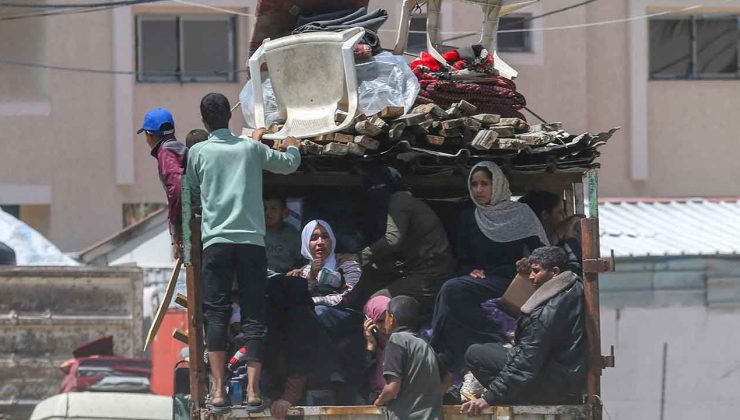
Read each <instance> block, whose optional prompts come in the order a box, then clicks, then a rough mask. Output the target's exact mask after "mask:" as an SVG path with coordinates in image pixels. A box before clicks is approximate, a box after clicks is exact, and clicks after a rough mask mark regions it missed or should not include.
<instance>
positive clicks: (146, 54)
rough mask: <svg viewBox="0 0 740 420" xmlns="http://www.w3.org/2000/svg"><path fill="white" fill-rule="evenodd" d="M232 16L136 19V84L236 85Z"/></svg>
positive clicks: (234, 36) (234, 35)
mask: <svg viewBox="0 0 740 420" xmlns="http://www.w3.org/2000/svg"><path fill="white" fill-rule="evenodd" d="M235 22H236V21H235V20H234V18H233V17H232V16H217V15H214V16H211V15H209V16H194V15H188V16H138V17H137V18H136V48H137V51H136V67H137V71H138V73H137V80H138V81H139V82H180V83H182V82H185V83H187V82H235V81H236V73H235V70H236V50H235V45H236V43H235V38H236V30H235V25H236V23H235Z"/></svg>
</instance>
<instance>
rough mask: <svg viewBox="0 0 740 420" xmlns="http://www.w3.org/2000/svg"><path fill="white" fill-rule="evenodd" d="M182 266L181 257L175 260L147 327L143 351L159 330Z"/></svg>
mask: <svg viewBox="0 0 740 420" xmlns="http://www.w3.org/2000/svg"><path fill="white" fill-rule="evenodd" d="M181 266H182V258H178V259H177V260H176V261H175V268H173V269H172V274H170V280H169V281H168V282H167V289H165V292H164V297H163V298H162V301H161V302H160V303H159V308H157V313H156V315H154V321H153V322H152V325H151V326H150V327H149V332H148V333H147V334H146V341H145V342H144V351H146V349H147V348H148V347H149V344H151V342H152V340H154V336H155V335H157V331H159V327H160V325H162V321H163V320H164V316H165V315H166V314H167V308H169V307H170V302H171V301H172V295H174V294H175V286H176V285H177V278H178V277H179V276H180V267H181Z"/></svg>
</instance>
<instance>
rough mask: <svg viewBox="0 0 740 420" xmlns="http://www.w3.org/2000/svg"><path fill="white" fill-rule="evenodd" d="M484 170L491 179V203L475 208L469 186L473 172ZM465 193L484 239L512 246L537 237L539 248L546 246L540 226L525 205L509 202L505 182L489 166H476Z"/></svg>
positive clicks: (484, 164)
mask: <svg viewBox="0 0 740 420" xmlns="http://www.w3.org/2000/svg"><path fill="white" fill-rule="evenodd" d="M480 167H484V168H486V169H488V170H489V171H490V172H491V174H492V176H491V178H492V179H491V187H492V189H493V191H492V194H491V202H490V203H489V204H478V202H476V201H475V195H474V194H473V189H472V187H471V186H470V182H471V181H472V179H473V173H474V172H475V170H476V169H478V168H480ZM468 192H469V193H470V198H471V199H472V200H473V203H475V207H476V208H475V222H476V223H477V224H478V227H479V228H480V230H481V231H482V232H483V234H484V235H486V237H488V239H490V240H492V241H494V242H512V241H517V240H519V239H524V238H529V237H530V236H537V237H538V238H539V239H540V242H542V244H543V245H549V244H550V241H549V240H548V239H547V234H546V233H545V229H544V228H543V227H542V223H540V220H539V219H538V218H537V215H535V214H534V212H533V211H532V209H530V208H529V206H528V205H526V204H523V203H519V202H516V201H512V200H511V189H510V188H509V180H508V179H506V176H505V175H504V173H503V172H502V171H501V168H499V167H498V165H496V164H495V163H493V162H479V163H477V164H476V165H475V166H473V169H471V170H470V175H468Z"/></svg>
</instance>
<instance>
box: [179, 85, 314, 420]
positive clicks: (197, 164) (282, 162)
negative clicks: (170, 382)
mask: <svg viewBox="0 0 740 420" xmlns="http://www.w3.org/2000/svg"><path fill="white" fill-rule="evenodd" d="M200 113H201V116H202V118H203V124H204V125H205V128H206V130H207V131H208V132H209V133H210V134H209V136H208V139H207V140H206V141H203V142H201V143H198V144H196V145H194V146H193V148H192V149H190V151H189V156H188V165H187V171H186V176H187V179H188V183H189V185H190V188H191V201H192V206H193V207H194V208H197V207H200V208H202V213H201V214H202V222H201V237H202V242H203V254H202V273H201V275H202V281H203V284H204V291H205V293H204V304H205V316H206V320H207V322H208V329H207V331H206V345H207V348H208V357H209V360H210V364H211V375H212V376H213V384H214V389H213V392H212V395H211V396H212V400H211V404H212V406H213V411H214V412H223V411H225V410H228V402H227V399H226V398H225V396H226V394H225V390H224V385H225V384H224V380H225V375H224V366H225V365H226V345H227V343H226V341H227V336H226V333H227V328H228V322H229V317H230V314H231V301H230V294H231V283H232V281H233V279H234V277H236V279H237V283H238V285H239V305H240V307H241V333H242V335H243V336H244V338H245V340H246V345H245V347H246V349H247V357H246V359H247V374H248V376H249V383H248V385H247V404H248V405H249V406H252V407H254V408H257V407H261V406H262V397H261V395H260V390H259V382H260V375H261V369H262V358H263V353H264V351H265V348H264V347H265V340H266V335H267V326H266V322H265V321H266V320H265V309H266V308H265V305H266V300H265V292H266V288H267V262H266V257H265V240H264V237H265V215H264V209H263V204H262V171H263V170H267V171H270V172H274V173H279V174H289V173H291V172H294V171H295V170H296V169H298V166H299V165H300V163H301V155H300V151H299V149H298V148H299V147H300V142H299V141H298V139H295V138H291V137H289V138H287V139H285V140H284V141H283V144H282V146H283V147H285V148H286V151H285V152H280V151H277V150H273V149H270V148H269V147H267V146H265V145H264V144H262V143H260V142H259V141H249V140H243V139H241V138H239V137H236V136H235V135H233V134H232V133H231V131H229V128H228V126H229V120H230V119H231V107H230V105H229V101H228V99H226V97H225V96H224V95H222V94H220V93H209V94H207V95H206V96H204V97H203V99H202V100H201V103H200ZM263 133H264V130H258V131H256V132H255V135H254V136H253V137H254V138H255V139H256V140H259V139H260V138H261V137H262V135H263Z"/></svg>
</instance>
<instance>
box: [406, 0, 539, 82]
mask: <svg viewBox="0 0 740 420" xmlns="http://www.w3.org/2000/svg"><path fill="white" fill-rule="evenodd" d="M462 1H465V2H467V3H475V4H478V5H480V6H481V8H482V9H483V17H484V20H483V29H482V33H481V38H480V41H479V43H480V44H481V45H483V48H485V49H486V50H488V52H489V53H491V54H493V60H494V61H493V66H494V68H495V69H496V70H498V72H499V74H500V75H501V76H504V77H506V78H508V79H514V78H515V77H516V76H517V74H518V73H517V71H516V70H514V69H513V68H512V67H511V66H509V65H508V64H506V63H505V62H504V61H503V60H502V59H501V58H500V57H499V56H498V52H497V51H496V39H497V36H498V22H499V17H501V16H504V15H507V14H509V13H511V12H513V11H515V10H519V9H521V8H522V7H525V6H528V5H530V4H532V3H536V2H538V1H539V0H462ZM424 3H426V5H427V51H428V52H429V54H430V55H431V56H432V57H434V58H435V59H436V60H437V61H439V62H440V64H442V65H443V66H445V67H447V62H446V61H445V59H444V58H442V55H441V54H440V53H439V52H438V51H437V49H436V48H435V47H434V45H435V44H437V43H439V14H440V11H441V10H442V0H426V1H425V0H403V6H402V11H401V23H400V24H399V27H398V35H397V37H396V47H395V48H394V49H393V53H394V54H396V55H401V54H403V52H404V50H405V49H406V42H407V41H408V37H409V24H410V21H411V11H412V10H413V8H414V6H416V5H420V4H424Z"/></svg>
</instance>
